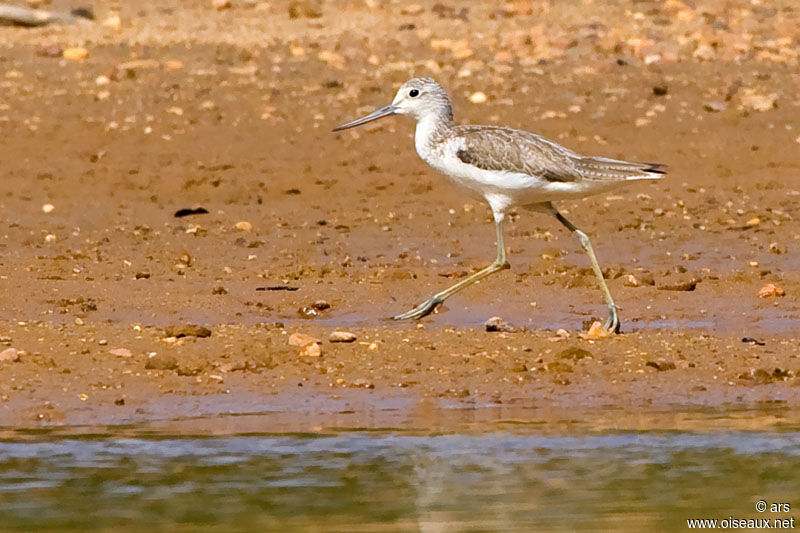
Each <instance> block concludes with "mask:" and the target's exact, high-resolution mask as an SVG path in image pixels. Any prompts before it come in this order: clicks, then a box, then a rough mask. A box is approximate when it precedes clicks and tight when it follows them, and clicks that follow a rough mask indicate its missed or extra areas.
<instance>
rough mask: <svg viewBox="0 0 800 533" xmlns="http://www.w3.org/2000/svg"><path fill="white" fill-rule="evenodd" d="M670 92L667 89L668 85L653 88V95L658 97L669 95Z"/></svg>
mask: <svg viewBox="0 0 800 533" xmlns="http://www.w3.org/2000/svg"><path fill="white" fill-rule="evenodd" d="M668 91H669V89H668V88H667V85H666V84H663V83H662V84H659V85H654V86H653V94H654V95H656V96H664V95H665V94H667V92H668Z"/></svg>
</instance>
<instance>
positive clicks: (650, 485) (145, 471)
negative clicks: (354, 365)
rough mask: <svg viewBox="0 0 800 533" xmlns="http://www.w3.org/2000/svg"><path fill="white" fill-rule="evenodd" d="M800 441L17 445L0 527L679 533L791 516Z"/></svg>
mask: <svg viewBox="0 0 800 533" xmlns="http://www.w3.org/2000/svg"><path fill="white" fill-rule="evenodd" d="M798 472H800V432H795V431H784V432H760V431H734V432H725V431H716V432H710V433H703V432H663V431H662V432H616V433H614V432H611V433H604V434H589V435H580V436H553V435H546V436H542V435H519V434H511V433H505V432H494V433H487V434H480V435H465V434H452V435H408V434H403V433H402V432H393V431H386V432H370V433H358V432H356V433H341V434H331V435H324V436H320V435H308V434H297V435H248V436H228V437H219V438H216V437H215V438H200V437H179V438H174V437H173V438H170V437H167V436H163V435H162V436H147V437H137V438H127V437H126V438H115V437H114V436H110V435H96V436H82V437H80V438H74V437H64V436H57V437H53V436H50V437H45V436H33V437H31V436H30V435H28V436H25V438H20V439H8V440H5V441H3V442H0V516H2V524H0V529H2V530H5V531H34V530H35V531H123V532H133V531H215V532H216V531H219V532H222V531H226V532H228V531H323V532H331V531H343V532H344V531H425V532H443V531H448V532H449V531H602V530H612V531H685V530H686V519H687V518H691V517H698V518H720V519H722V518H727V517H729V516H734V517H742V518H747V517H773V516H776V517H784V518H786V517H789V516H792V515H793V514H792V513H791V512H790V513H784V514H782V515H772V514H770V513H764V514H761V513H758V512H757V511H756V510H755V502H756V501H757V500H759V499H762V498H763V499H765V500H766V501H768V502H773V501H775V502H789V503H791V504H792V506H793V507H795V506H796V505H800V501H797V500H794V501H793V498H796V497H797V495H800V475H798Z"/></svg>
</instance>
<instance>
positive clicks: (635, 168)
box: [575, 156, 667, 181]
mask: <svg viewBox="0 0 800 533" xmlns="http://www.w3.org/2000/svg"><path fill="white" fill-rule="evenodd" d="M575 163H576V165H577V167H578V168H579V169H580V172H581V175H582V176H583V178H584V179H587V180H595V181H604V180H611V181H625V180H635V179H657V178H660V177H662V175H663V174H666V173H667V166H666V165H662V164H661V163H634V162H630V161H620V160H617V159H608V158H607V157H580V156H579V157H578V159H577V160H576V161H575Z"/></svg>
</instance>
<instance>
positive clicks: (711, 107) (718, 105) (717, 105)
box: [703, 100, 728, 113]
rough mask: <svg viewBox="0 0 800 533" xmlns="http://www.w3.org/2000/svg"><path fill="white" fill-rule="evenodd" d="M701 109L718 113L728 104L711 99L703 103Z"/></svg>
mask: <svg viewBox="0 0 800 533" xmlns="http://www.w3.org/2000/svg"><path fill="white" fill-rule="evenodd" d="M703 109H705V110H706V111H708V112H709V113H719V112H720V111H725V110H726V109H728V104H727V103H726V102H721V101H719V100H711V101H709V102H706V103H704V104H703Z"/></svg>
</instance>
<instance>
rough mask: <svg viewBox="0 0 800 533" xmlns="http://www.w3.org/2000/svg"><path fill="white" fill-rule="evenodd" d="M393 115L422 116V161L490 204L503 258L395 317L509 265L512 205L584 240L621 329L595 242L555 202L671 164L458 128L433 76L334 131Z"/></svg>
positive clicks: (613, 323) (611, 316)
mask: <svg viewBox="0 0 800 533" xmlns="http://www.w3.org/2000/svg"><path fill="white" fill-rule="evenodd" d="M389 115H409V116H411V117H412V118H414V119H416V121H417V128H416V132H415V135H414V145H415V147H416V149H417V153H418V154H419V156H420V157H421V158H422V159H423V160H424V161H425V162H426V163H428V164H429V165H430V166H432V167H433V168H435V169H436V170H438V171H440V172H441V173H442V174H444V175H446V176H448V177H449V178H450V179H451V180H452V181H453V182H455V183H456V184H458V185H460V186H461V187H463V188H466V189H467V190H468V191H470V192H471V193H472V194H473V195H477V196H479V197H481V198H483V199H485V200H486V202H488V204H489V207H490V208H491V210H492V214H493V215H494V221H495V227H496V231H497V257H496V259H495V260H494V262H493V263H492V264H491V265H489V266H488V267H486V268H484V269H483V270H480V271H478V272H475V273H474V274H472V275H471V276H469V277H467V278H465V279H463V280H461V281H459V282H458V283H456V284H455V285H453V286H451V287H448V288H446V289H445V290H443V291H441V292H438V293H436V294H434V295H433V296H431V297H430V298H429V299H427V300H425V301H424V302H422V303H421V304H420V305H418V306H417V307H415V308H413V309H411V310H410V311H408V312H406V313H403V314H400V315H397V316H395V317H393V318H395V319H397V320H402V319H407V318H415V319H418V318H422V317H424V316H425V315H427V314H429V313H431V312H432V311H433V310H434V309H436V307H437V306H439V305H440V304H441V303H442V302H443V301H445V300H446V299H447V298H449V297H450V296H452V295H453V294H455V293H457V292H458V291H460V290H461V289H464V288H465V287H467V286H469V285H471V284H473V283H475V282H476V281H479V280H481V279H483V278H485V277H487V276H489V275H491V274H494V273H495V272H497V271H500V270H503V269H506V268H509V267H510V265H509V263H508V261H507V260H506V251H505V246H504V245H503V220H504V218H505V215H506V212H507V211H508V209H509V208H510V207H512V206H521V207H524V208H527V209H530V210H533V211H540V212H544V213H550V214H551V215H553V216H555V217H556V218H557V219H558V221H559V222H561V223H562V224H563V225H564V226H566V227H567V228H568V229H569V230H570V231H571V232H572V233H574V234H575V235H576V236H577V237H578V241H579V242H580V244H581V246H582V247H583V249H584V250H585V251H586V254H587V255H588V256H589V260H590V261H591V263H592V270H594V274H595V276H596V277H597V282H598V284H599V285H600V290H601V291H602V293H603V298H604V299H605V303H606V305H607V306H608V320H606V322H605V326H604V327H605V329H606V330H607V331H609V332H612V333H613V332H617V331H618V330H619V316H618V312H617V306H616V304H615V303H614V300H613V298H611V293H610V292H609V291H608V286H607V285H606V282H605V280H604V279H603V273H602V271H601V270H600V265H598V264H597V258H596V257H595V255H594V251H593V250H592V244H591V242H590V241H589V237H588V236H587V235H586V234H585V233H583V232H582V231H581V230H579V229H578V228H576V227H575V225H573V224H572V223H571V222H570V221H569V220H567V219H566V218H564V215H562V214H561V213H559V212H558V210H557V209H556V208H555V207H554V206H553V202H554V201H556V200H565V199H570V198H580V197H583V196H589V195H592V194H597V193H600V192H605V191H609V190H611V189H614V188H616V187H619V186H620V185H624V184H625V183H628V182H630V181H636V180H642V179H658V178H661V177H662V176H663V175H664V174H665V173H666V167H665V166H664V165H661V164H658V163H631V162H628V161H618V160H616V159H608V158H605V157H592V156H583V155H580V154H577V153H575V152H573V151H572V150H569V149H568V148H565V147H563V146H561V145H559V144H557V143H554V142H552V141H548V140H547V139H544V138H542V137H540V136H539V135H536V134H534V133H530V132H527V131H520V130H514V129H511V128H504V127H499V126H457V125H456V124H454V123H453V106H452V103H451V101H450V98H449V96H448V95H447V92H446V91H445V90H444V89H443V88H442V87H441V86H440V85H439V84H438V83H436V82H435V81H434V80H432V79H430V78H413V79H410V80H408V81H407V82H405V83H404V84H403V85H402V86H401V87H400V90H399V91H397V95H396V96H395V97H394V101H393V102H392V103H391V104H390V105H387V106H385V107H382V108H380V109H378V110H376V111H374V112H372V113H370V114H369V115H367V116H365V117H363V118H360V119H357V120H354V121H352V122H348V123H347V124H342V125H341V126H338V127H336V128H334V129H333V131H341V130H344V129H347V128H353V127H355V126H360V125H362V124H366V123H367V122H371V121H373V120H377V119H379V118H381V117H386V116H389Z"/></svg>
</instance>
